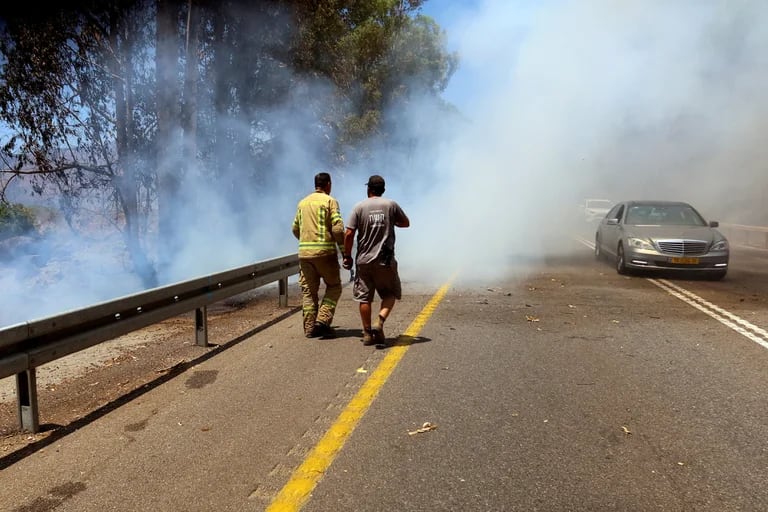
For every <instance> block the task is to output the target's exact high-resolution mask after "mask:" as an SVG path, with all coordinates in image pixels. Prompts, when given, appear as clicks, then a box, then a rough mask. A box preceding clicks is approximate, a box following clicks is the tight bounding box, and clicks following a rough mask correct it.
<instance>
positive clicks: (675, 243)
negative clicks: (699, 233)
mask: <svg viewBox="0 0 768 512" xmlns="http://www.w3.org/2000/svg"><path fill="white" fill-rule="evenodd" d="M656 245H658V246H659V249H660V250H661V252H664V253H667V254H679V255H681V256H696V255H699V254H706V252H707V245H708V244H707V242H705V241H703V240H657V241H656Z"/></svg>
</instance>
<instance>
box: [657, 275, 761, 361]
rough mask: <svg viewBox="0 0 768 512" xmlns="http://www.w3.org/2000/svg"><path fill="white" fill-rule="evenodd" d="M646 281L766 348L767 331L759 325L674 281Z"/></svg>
mask: <svg viewBox="0 0 768 512" xmlns="http://www.w3.org/2000/svg"><path fill="white" fill-rule="evenodd" d="M648 281H650V282H652V283H653V284H655V285H656V286H658V287H659V288H661V289H662V290H664V291H666V292H667V293H669V294H670V295H672V296H674V297H677V298H678V299H680V300H682V301H683V302H685V303H686V304H689V305H691V306H693V307H694V308H696V309H698V310H699V311H701V312H702V313H705V314H707V315H709V316H711V317H712V318H714V319H715V320H717V321H718V322H720V323H721V324H723V325H725V326H727V327H730V328H731V329H733V330H734V331H736V332H738V333H739V334H741V335H742V336H745V337H747V338H749V339H750V340H752V341H754V342H755V343H757V344H758V345H760V346H762V347H763V348H768V332H767V331H765V330H764V329H761V328H760V327H758V326H756V325H754V324H751V323H749V322H747V321H746V320H744V319H743V318H740V317H738V316H736V315H734V314H733V313H730V312H728V311H726V310H724V309H723V308H721V307H718V306H716V305H714V304H712V303H711V302H708V301H706V300H704V299H702V298H701V297H699V296H698V295H696V294H695V293H692V292H689V291H688V290H686V289H685V288H681V287H679V286H677V285H676V284H674V283H670V282H669V281H667V280H666V279H651V278H648Z"/></svg>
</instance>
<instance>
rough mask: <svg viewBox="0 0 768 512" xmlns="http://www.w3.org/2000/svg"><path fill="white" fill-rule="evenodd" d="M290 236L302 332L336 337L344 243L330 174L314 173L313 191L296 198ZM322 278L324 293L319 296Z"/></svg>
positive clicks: (342, 223)
mask: <svg viewBox="0 0 768 512" xmlns="http://www.w3.org/2000/svg"><path fill="white" fill-rule="evenodd" d="M292 231H293V236H295V237H296V238H297V239H298V241H299V285H300V286H301V309H302V315H303V320H304V322H303V323H304V335H305V336H306V337H307V338H317V337H320V338H335V337H336V333H335V331H334V330H333V327H331V325H332V322H333V315H334V313H335V312H336V303H337V302H338V300H339V298H340V297H341V270H340V267H339V257H338V254H339V253H338V252H337V251H340V250H342V248H343V246H344V219H343V218H342V216H341V212H340V210H339V202H338V201H337V200H336V199H335V198H333V197H332V196H331V175H330V174H328V173H327V172H320V173H318V174H316V175H315V191H314V192H312V193H311V194H309V195H308V196H306V197H305V198H304V199H302V200H301V201H299V204H298V207H297V208H296V217H295V218H294V219H293V228H292ZM321 281H322V282H324V283H325V293H324V295H323V298H322V300H320V298H319V293H320V284H321Z"/></svg>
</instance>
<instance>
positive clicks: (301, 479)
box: [267, 283, 450, 512]
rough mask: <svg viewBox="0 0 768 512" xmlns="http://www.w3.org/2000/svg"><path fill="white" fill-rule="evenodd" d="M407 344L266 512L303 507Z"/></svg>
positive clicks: (415, 329) (390, 355) (421, 319)
mask: <svg viewBox="0 0 768 512" xmlns="http://www.w3.org/2000/svg"><path fill="white" fill-rule="evenodd" d="M449 284H450V283H446V284H444V285H443V286H442V287H441V288H440V289H439V290H438V291H437V293H435V295H434V296H433V297H432V298H431V299H430V300H429V302H428V303H427V305H426V306H424V309H422V310H421V312H420V313H419V314H418V315H417V316H416V318H415V319H414V320H413V322H411V325H410V326H408V329H406V331H405V332H404V333H403V336H402V337H403V338H405V339H406V340H409V339H411V338H414V337H415V336H417V335H418V334H419V332H421V329H422V328H423V327H424V325H425V324H426V323H427V320H429V317H431V316H432V313H434V311H435V309H437V306H438V304H440V301H442V300H443V297H445V294H446V293H448V286H449ZM409 347H410V343H409V342H406V343H402V344H397V345H395V346H394V347H392V348H391V349H390V350H389V351H388V352H387V355H386V356H384V359H382V361H381V363H379V366H378V367H376V370H374V372H373V373H372V374H371V376H370V377H369V378H368V380H366V381H365V383H364V384H363V386H362V387H361V388H360V391H358V392H357V394H356V395H355V397H354V398H352V400H350V402H349V404H347V407H346V408H345V409H344V410H343V411H342V412H341V414H339V417H338V418H336V421H335V422H334V423H333V425H331V428H329V429H328V432H326V433H325V435H324V436H323V438H322V439H321V440H320V441H319V442H318V443H317V445H315V447H314V448H313V449H312V451H311V452H310V453H309V455H307V458H306V459H304V462H303V463H302V464H301V466H299V467H298V468H297V469H296V471H294V473H293V475H291V479H290V480H288V483H286V484H285V486H284V487H283V488H282V489H281V490H280V492H279V493H278V495H277V496H276V497H275V499H274V500H273V501H272V503H271V504H270V505H269V507H268V508H267V512H284V511H286V512H287V511H297V510H300V509H301V507H302V506H304V504H305V503H306V502H307V499H309V495H310V493H311V492H312V490H313V489H314V488H315V486H316V485H317V482H319V481H320V478H322V476H323V475H324V474H325V471H326V470H327V469H328V467H329V466H330V465H331V463H332V462H333V459H334V458H335V457H336V454H337V453H338V452H339V450H341V448H342V447H343V446H344V443H345V442H346V440H347V438H349V436H350V434H352V431H353V430H355V427H356V426H357V424H358V422H359V421H360V419H361V418H362V417H363V415H364V414H365V412H366V411H367V410H368V408H369V407H370V405H371V403H372V402H373V399H374V398H376V395H378V393H379V390H380V389H381V387H382V386H383V385H384V383H385V382H386V381H387V379H388V378H389V376H390V375H391V374H392V371H393V370H394V369H395V367H396V366H397V364H398V363H399V362H400V360H401V359H402V358H403V356H404V355H405V353H406V352H407V351H408V348H409Z"/></svg>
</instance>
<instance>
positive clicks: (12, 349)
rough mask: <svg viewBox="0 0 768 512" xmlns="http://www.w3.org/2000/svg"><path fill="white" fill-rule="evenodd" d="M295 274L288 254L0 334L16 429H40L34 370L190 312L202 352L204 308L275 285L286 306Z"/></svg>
mask: <svg viewBox="0 0 768 512" xmlns="http://www.w3.org/2000/svg"><path fill="white" fill-rule="evenodd" d="M298 272H299V258H298V254H291V255H288V256H283V257H280V258H276V259H272V260H267V261H262V262H259V263H255V264H250V265H245V266H243V267H238V268H234V269H231V270H225V271H223V272H220V273H217V274H212V275H209V276H204V277H199V278H195V279H191V280H188V281H183V282H180V283H175V284H171V285H168V286H162V287H158V288H153V289H151V290H147V291H144V292H141V293H136V294H133V295H127V296H125V297H121V298H117V299H114V300H111V301H108V302H103V303H100V304H96V305H93V306H88V307H85V308H81V309H76V310H73V311H69V312H66V313H63V314H59V315H56V316H51V317H46V318H42V319H39V320H33V321H30V322H24V323H20V324H16V325H12V326H10V327H6V328H3V329H0V378H5V377H11V376H13V375H15V376H16V400H17V403H18V414H19V425H20V427H21V429H22V430H27V431H30V432H33V433H36V432H38V431H39V428H40V421H39V411H38V405H37V382H36V376H35V369H36V368H37V367H39V366H42V365H44V364H46V363H49V362H51V361H54V360H56V359H59V358H61V357H64V356H67V355H70V354H73V353H75V352H79V351H81V350H84V349H86V348H89V347H92V346H94V345H97V344H99V343H101V342H103V341H107V340H111V339H114V338H117V337H119V336H122V335H123V334H127V333H129V332H132V331H135V330H138V329H141V328H142V327H146V326H148V325H152V324H155V323H158V322H161V321H163V320H166V319H168V318H172V317H175V316H178V315H180V314H183V313H188V312H190V311H193V310H194V311H195V341H196V344H197V345H199V346H203V347H205V346H208V319H207V306H208V305H210V304H213V303H215V302H219V301H221V300H224V299H226V298H229V297H232V296H234V295H238V294H240V293H243V292H246V291H248V290H252V289H254V288H258V287H260V286H264V285H266V284H269V283H274V282H275V281H277V282H278V283H279V303H280V306H287V305H288V295H287V294H288V277H290V276H292V275H295V274H298Z"/></svg>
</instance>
